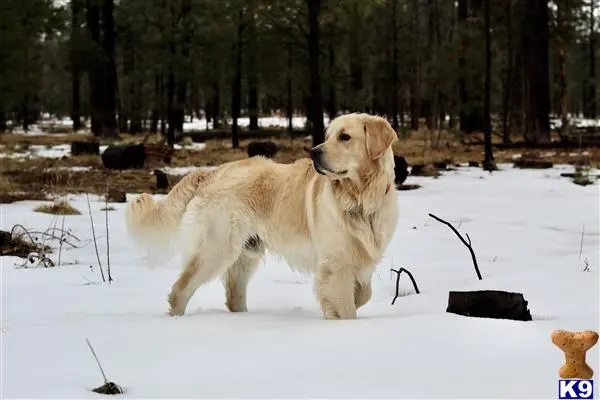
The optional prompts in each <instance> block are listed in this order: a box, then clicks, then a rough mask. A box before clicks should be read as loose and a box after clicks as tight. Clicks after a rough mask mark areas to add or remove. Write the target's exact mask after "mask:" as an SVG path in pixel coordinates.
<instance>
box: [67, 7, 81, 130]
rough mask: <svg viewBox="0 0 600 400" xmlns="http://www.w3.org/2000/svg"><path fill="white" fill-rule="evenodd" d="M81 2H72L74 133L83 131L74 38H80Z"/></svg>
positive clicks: (72, 102) (72, 118) (72, 116)
mask: <svg viewBox="0 0 600 400" xmlns="http://www.w3.org/2000/svg"><path fill="white" fill-rule="evenodd" d="M79 2H80V0H71V41H70V44H71V49H70V50H71V54H70V56H71V120H72V121H73V131H75V132H77V131H78V130H80V129H81V101H80V93H81V90H80V84H79V79H80V71H79V60H78V56H77V48H76V47H77V46H76V44H75V40H76V39H74V38H79V36H80V29H79V13H80V7H79Z"/></svg>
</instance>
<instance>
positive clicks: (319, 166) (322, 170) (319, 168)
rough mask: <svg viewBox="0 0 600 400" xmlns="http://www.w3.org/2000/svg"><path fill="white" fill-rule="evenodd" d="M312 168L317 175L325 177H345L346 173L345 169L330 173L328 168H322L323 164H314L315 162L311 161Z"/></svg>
mask: <svg viewBox="0 0 600 400" xmlns="http://www.w3.org/2000/svg"><path fill="white" fill-rule="evenodd" d="M313 166H314V167H315V171H317V173H319V174H321V175H327V174H333V175H346V174H347V173H348V170H347V169H345V170H343V171H332V170H330V169H329V168H326V167H325V166H323V164H321V163H319V162H315V161H313Z"/></svg>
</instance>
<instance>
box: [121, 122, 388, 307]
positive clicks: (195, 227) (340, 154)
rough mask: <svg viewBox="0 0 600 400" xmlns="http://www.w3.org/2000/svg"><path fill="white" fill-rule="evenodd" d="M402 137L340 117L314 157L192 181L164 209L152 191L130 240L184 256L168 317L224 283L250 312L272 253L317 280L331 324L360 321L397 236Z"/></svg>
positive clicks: (134, 218) (238, 164) (231, 301)
mask: <svg viewBox="0 0 600 400" xmlns="http://www.w3.org/2000/svg"><path fill="white" fill-rule="evenodd" d="M397 139H398V137H397V135H396V132H395V131H394V129H392V127H391V126H390V124H389V123H388V122H387V121H386V120H385V119H383V118H381V117H379V116H373V115H368V114H359V113H354V114H347V115H342V116H339V117H337V118H336V119H334V120H333V121H331V123H330V125H329V127H328V128H327V130H326V134H325V142H324V143H322V144H320V145H318V146H316V147H314V148H312V149H311V151H310V159H309V158H305V159H301V160H298V161H296V162H294V163H292V164H280V163H276V162H274V161H272V160H269V159H266V158H263V157H260V156H256V157H252V158H248V159H245V160H241V161H235V162H230V163H226V164H222V165H221V166H219V167H218V168H216V169H214V170H212V171H208V172H207V171H200V172H192V173H189V174H188V175H186V176H185V177H184V178H182V180H181V181H179V182H178V183H177V185H175V186H174V187H173V189H172V190H171V191H170V192H169V193H168V195H167V196H165V197H164V198H163V199H162V200H160V201H156V202H155V201H154V200H153V198H152V197H151V196H150V195H148V194H145V193H144V194H142V195H140V196H139V197H138V198H137V199H135V200H133V201H131V202H130V203H129V205H128V209H127V217H126V218H127V229H128V232H129V233H130V235H131V236H132V237H133V238H134V239H135V240H136V241H137V242H138V243H140V244H142V245H143V246H144V247H146V248H147V249H149V250H150V251H159V249H160V251H162V249H165V248H168V247H169V246H171V245H172V246H173V247H174V248H176V249H177V250H178V251H179V252H180V253H181V254H182V255H183V257H184V266H183V270H182V272H181V274H180V276H179V278H178V279H177V280H176V281H175V283H174V284H173V286H172V288H171V292H170V294H169V296H168V302H169V305H170V309H169V314H170V315H183V314H184V313H185V310H186V306H187V304H188V302H189V300H190V298H191V297H192V295H193V294H194V292H195V291H196V289H198V288H199V287H200V286H201V285H202V284H205V283H206V282H208V281H210V280H212V279H215V278H217V277H222V279H223V283H224V286H225V292H226V303H225V304H226V306H227V308H228V309H229V310H230V311H232V312H242V311H247V307H246V288H247V285H248V281H249V279H250V277H251V276H252V274H253V272H254V271H255V269H256V267H257V265H258V263H259V261H260V260H261V258H262V256H263V255H264V253H265V250H266V249H268V251H269V252H270V253H272V254H275V255H278V256H280V257H281V258H283V259H284V260H285V261H286V263H287V264H289V266H290V267H291V268H292V269H294V270H298V271H302V272H306V273H311V274H313V275H314V291H315V294H316V297H317V300H318V302H319V304H320V306H321V309H322V311H323V315H324V317H325V318H326V319H354V318H356V310H357V309H358V308H359V307H361V306H363V305H364V304H366V303H367V302H368V301H369V299H370V298H371V276H372V273H373V270H374V269H375V267H376V265H377V263H378V262H379V260H380V259H381V257H382V256H383V253H384V251H385V249H386V247H387V245H388V243H389V241H390V239H391V238H392V235H393V234H394V231H395V228H396V223H397V218H398V210H397V207H398V205H397V200H396V195H395V190H394V186H393V183H394V158H393V152H392V148H391V145H392V143H393V142H394V141H396V140H397Z"/></svg>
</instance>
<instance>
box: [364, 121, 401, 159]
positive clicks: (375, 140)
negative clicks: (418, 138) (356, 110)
mask: <svg viewBox="0 0 600 400" xmlns="http://www.w3.org/2000/svg"><path fill="white" fill-rule="evenodd" d="M364 124H365V137H366V141H367V153H368V154H369V157H371V159H373V160H377V159H378V158H379V157H381V156H382V155H383V153H384V152H385V151H386V150H387V149H388V147H390V146H391V145H392V143H394V141H396V140H398V135H397V134H396V131H395V130H394V129H393V128H392V126H391V125H390V124H389V122H387V121H386V120H385V119H384V118H381V117H375V116H371V115H369V116H366V117H365V119H364Z"/></svg>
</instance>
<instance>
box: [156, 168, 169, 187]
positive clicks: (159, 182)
mask: <svg viewBox="0 0 600 400" xmlns="http://www.w3.org/2000/svg"><path fill="white" fill-rule="evenodd" d="M153 173H154V176H155V177H156V188H157V189H159V190H162V189H168V188H169V178H168V177H167V174H165V173H164V172H162V171H161V170H160V169H155V170H154V171H153Z"/></svg>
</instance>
